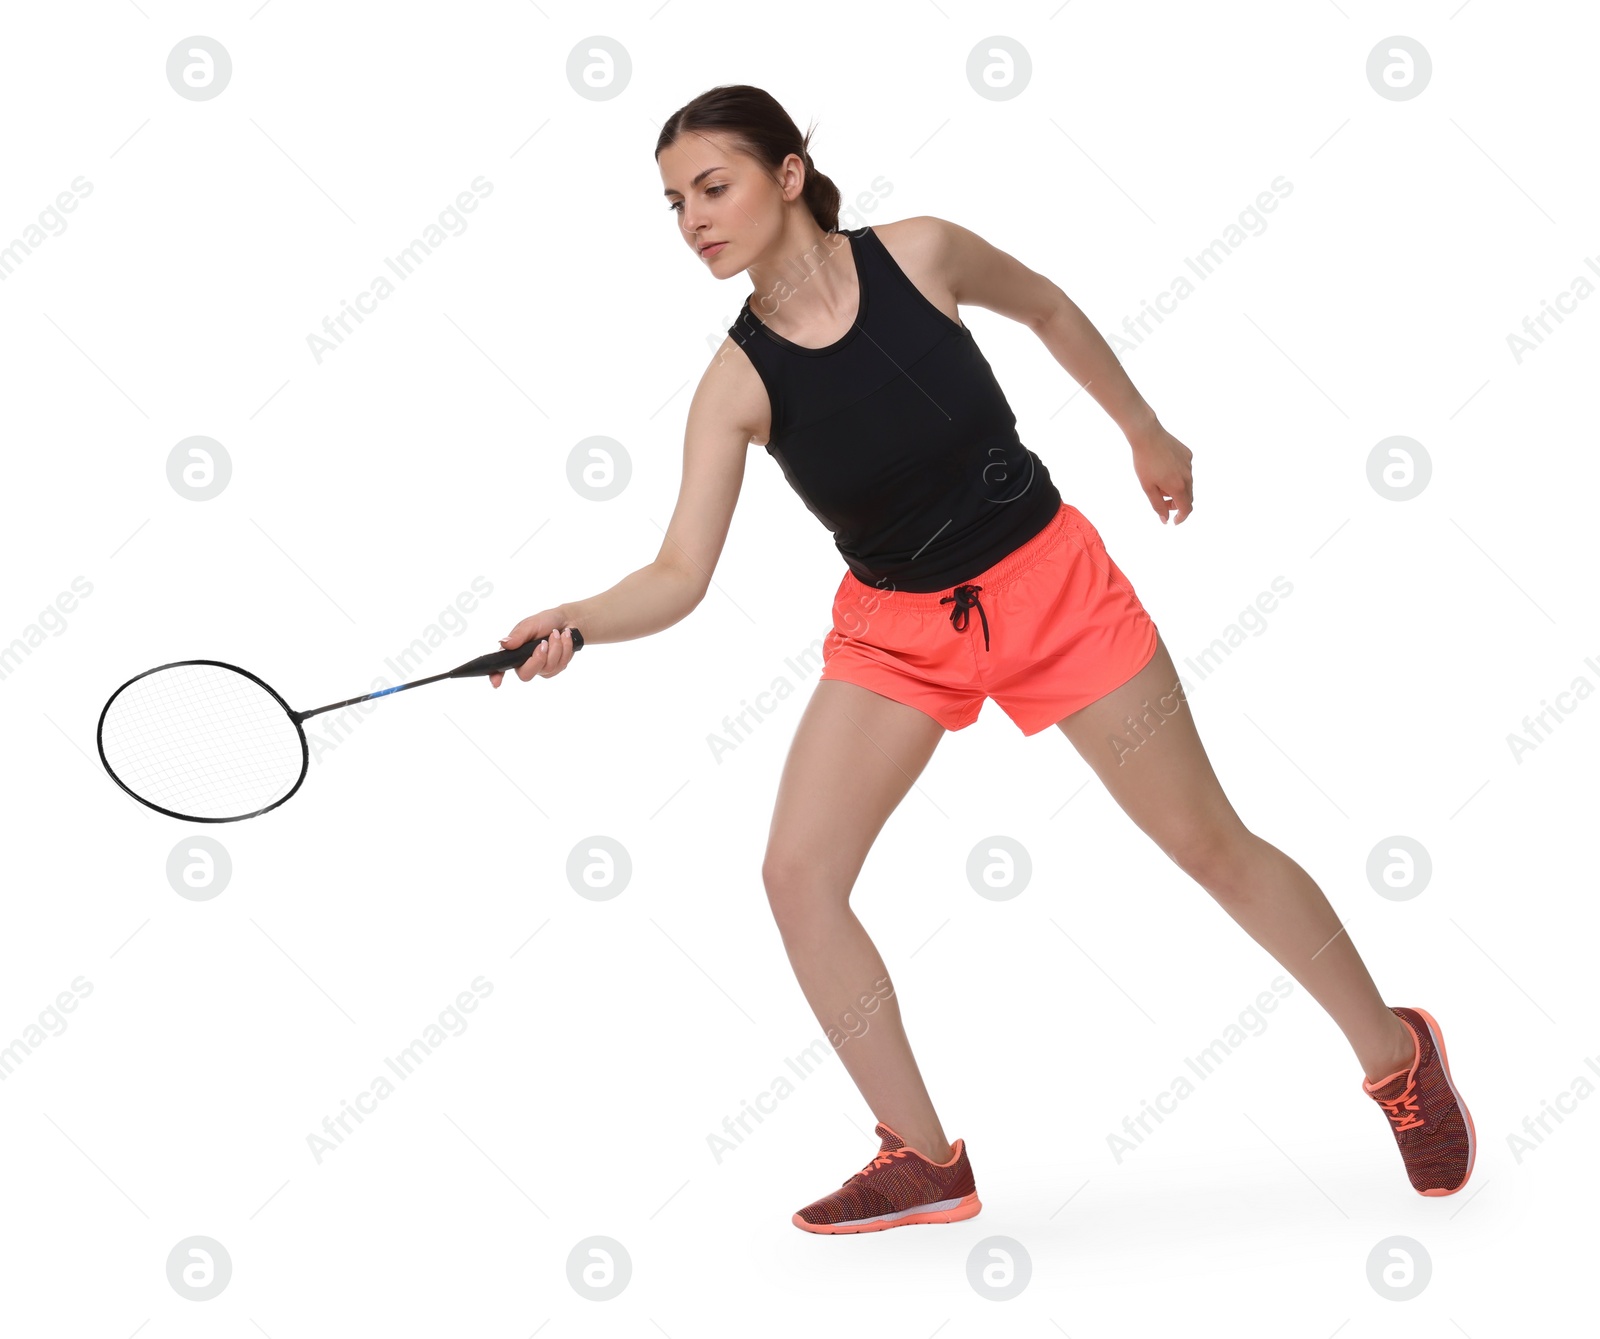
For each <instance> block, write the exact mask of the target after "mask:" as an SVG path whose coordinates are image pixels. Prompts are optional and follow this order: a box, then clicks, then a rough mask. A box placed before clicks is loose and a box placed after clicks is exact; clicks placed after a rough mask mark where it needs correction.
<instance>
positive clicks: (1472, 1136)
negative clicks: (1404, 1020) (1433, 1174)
mask: <svg viewBox="0 0 1600 1339" xmlns="http://www.w3.org/2000/svg"><path fill="white" fill-rule="evenodd" d="M1411 1007H1412V1008H1413V1009H1416V1012H1417V1013H1419V1014H1421V1015H1422V1019H1423V1021H1424V1022H1425V1023H1427V1025H1428V1031H1429V1033H1430V1034H1432V1036H1433V1045H1434V1049H1436V1050H1437V1051H1438V1052H1439V1063H1440V1064H1441V1065H1442V1066H1443V1067H1444V1081H1445V1082H1446V1083H1447V1084H1448V1085H1449V1086H1450V1095H1451V1096H1452V1097H1454V1098H1455V1099H1456V1105H1457V1106H1458V1107H1460V1108H1461V1115H1462V1118H1463V1119H1465V1121H1466V1122H1467V1170H1466V1173H1465V1175H1463V1176H1462V1178H1461V1180H1460V1181H1459V1182H1457V1183H1456V1184H1455V1185H1453V1186H1451V1187H1450V1189H1448V1190H1444V1189H1437V1190H1419V1191H1417V1194H1419V1195H1427V1196H1429V1197H1430V1198H1437V1197H1438V1196H1441V1195H1454V1194H1455V1193H1456V1191H1458V1190H1460V1189H1461V1187H1462V1186H1464V1185H1466V1184H1467V1182H1468V1181H1469V1180H1471V1179H1472V1165H1473V1163H1475V1162H1476V1161H1477V1159H1478V1132H1477V1130H1476V1129H1474V1128H1473V1124H1472V1113H1471V1112H1470V1111H1468V1110H1467V1104H1466V1103H1465V1102H1463V1101H1462V1100H1461V1094H1460V1093H1459V1092H1457V1091H1456V1083H1455V1080H1454V1079H1453V1078H1451V1077H1450V1054H1449V1052H1448V1051H1446V1050H1445V1048H1444V1033H1443V1031H1441V1030H1440V1027H1439V1024H1438V1023H1436V1022H1435V1021H1434V1018H1433V1015H1432V1014H1430V1013H1429V1012H1428V1011H1427V1010H1426V1009H1417V1008H1416V1006H1415V1005H1412V1006H1411Z"/></svg>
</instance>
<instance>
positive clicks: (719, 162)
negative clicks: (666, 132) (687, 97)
mask: <svg viewBox="0 0 1600 1339" xmlns="http://www.w3.org/2000/svg"><path fill="white" fill-rule="evenodd" d="M657 165H658V166H659V167H660V169H661V184H662V186H664V187H665V188H666V191H665V193H666V199H667V207H668V208H669V209H671V210H672V212H673V213H674V214H676V215H677V217H678V228H679V229H680V230H681V232H682V233H683V240H684V242H685V243H686V244H687V245H688V246H689V247H690V249H691V250H693V251H694V253H695V254H696V255H697V256H698V257H699V258H700V261H701V263H702V264H703V265H705V266H706V267H707V268H708V269H709V270H710V271H711V272H712V274H714V275H716V276H717V277H718V278H723V277H726V276H728V275H730V274H737V273H738V272H739V271H740V270H742V269H744V268H745V267H746V266H747V265H749V263H750V261H751V260H752V259H753V258H754V256H755V254H756V253H757V252H758V251H759V250H760V248H761V245H762V244H764V242H765V236H764V234H765V233H767V232H771V231H773V230H774V228H773V227H763V226H762V224H761V223H760V222H759V220H761V219H765V218H773V219H774V220H775V219H776V212H775V210H774V208H773V206H774V203H775V202H776V200H777V196H778V191H777V187H776V186H775V184H774V183H773V181H772V179H771V178H770V177H769V176H767V175H766V174H765V173H764V172H762V171H761V170H760V167H759V165H758V164H757V163H756V162H755V161H754V160H753V159H751V158H750V157H749V155H747V154H744V153H740V152H738V151H737V150H734V149H730V148H729V147H728V146H727V144H726V142H725V141H724V140H723V138H722V137H721V136H720V135H702V134H699V133H697V132H690V133H686V134H683V135H679V136H678V138H677V139H676V140H674V141H673V142H672V143H671V144H669V145H668V146H667V147H666V148H665V149H663V150H662V151H661V156H660V158H659V159H657Z"/></svg>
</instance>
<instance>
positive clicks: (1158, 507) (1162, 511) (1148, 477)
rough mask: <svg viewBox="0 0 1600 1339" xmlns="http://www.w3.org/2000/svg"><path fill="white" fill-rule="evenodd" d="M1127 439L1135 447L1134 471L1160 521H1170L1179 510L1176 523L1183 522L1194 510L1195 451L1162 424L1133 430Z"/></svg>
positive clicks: (1162, 522) (1163, 522) (1163, 523)
mask: <svg viewBox="0 0 1600 1339" xmlns="http://www.w3.org/2000/svg"><path fill="white" fill-rule="evenodd" d="M1128 442H1129V444H1130V445H1131V446H1132V447H1133V472H1134V473H1135V474H1136V475H1138V476H1139V486H1140V487H1141V488H1143V489H1144V495H1145V496H1146V497H1147V498H1149V499H1150V505H1151V506H1152V507H1154V508H1155V513H1156V515H1157V516H1159V517H1160V518H1161V524H1162V525H1165V524H1166V523H1167V514H1168V513H1169V512H1172V511H1176V512H1177V513H1178V515H1177V519H1176V520H1175V521H1174V522H1173V524H1174V525H1181V524H1183V519H1184V517H1186V516H1187V515H1188V514H1189V513H1190V512H1191V511H1193V510H1194V471H1193V470H1192V469H1191V468H1190V467H1189V462H1190V461H1192V460H1193V459H1194V452H1193V451H1191V450H1189V448H1188V447H1186V446H1185V445H1184V444H1183V443H1182V442H1180V441H1179V440H1178V439H1177V438H1176V437H1174V436H1173V435H1172V434H1171V433H1170V432H1168V431H1167V430H1166V429H1165V428H1163V427H1162V426H1161V425H1160V424H1156V425H1155V426H1154V427H1152V428H1149V429H1147V430H1145V431H1143V432H1138V433H1134V434H1130V435H1129V437H1128Z"/></svg>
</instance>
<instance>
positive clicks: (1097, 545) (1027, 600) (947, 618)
mask: <svg viewBox="0 0 1600 1339" xmlns="http://www.w3.org/2000/svg"><path fill="white" fill-rule="evenodd" d="M1155 650H1156V625H1155V623H1154V622H1153V621H1152V619H1151V618H1150V615H1149V614H1148V613H1147V612H1145V608H1144V606H1143V605H1142V604H1141V603H1140V602H1139V597H1138V596H1137V595H1136V594H1134V590H1133V586H1132V585H1131V584H1130V583H1129V581H1128V579H1127V577H1125V576H1123V574H1122V572H1121V570H1120V569H1119V568H1118V567H1117V565H1116V564H1115V563H1114V562H1112V561H1111V556H1110V555H1109V554H1108V553H1107V552H1106V548H1105V545H1104V543H1102V542H1101V539H1100V533H1099V531H1097V530H1096V529H1095V528H1094V526H1092V525H1090V524H1089V522H1088V520H1087V519H1086V518H1085V517H1084V515H1083V513H1082V512H1080V511H1079V510H1078V509H1077V508H1076V507H1073V506H1071V505H1069V504H1068V503H1066V502H1063V503H1062V504H1061V509H1060V510H1059V511H1058V512H1057V513H1056V515H1055V517H1054V519H1052V520H1051V521H1050V523H1049V524H1048V525H1046V526H1045V528H1044V529H1043V530H1041V531H1040V532H1039V533H1038V534H1036V535H1035V536H1034V537H1033V538H1032V539H1030V540H1028V541H1027V542H1026V543H1025V544H1023V545H1022V546H1021V547H1019V548H1016V549H1013V550H1012V551H1011V552H1010V553H1008V554H1007V555H1006V556H1005V557H1004V558H1002V559H1000V561H999V562H997V563H995V564H994V566H992V567H990V568H989V569H988V570H987V571H984V572H980V573H979V574H978V575H977V576H975V577H973V578H972V579H971V580H970V581H966V582H963V583H961V585H959V586H953V587H950V588H948V589H946V590H941V591H929V592H925V593H924V592H918V591H901V590H888V591H883V590H879V589H877V588H876V587H873V586H869V585H867V584H866V583H865V582H863V581H861V580H859V579H858V578H857V577H856V576H855V574H854V573H853V572H850V571H848V570H846V572H845V574H844V580H842V581H841V582H840V583H839V589H838V591H837V593H836V594H835V595H834V600H833V629H832V631H830V632H829V633H828V635H827V637H825V638H824V639H823V643H822V659H823V666H822V675H821V677H822V678H823V679H841V680H843V681H845V682H847V683H853V684H857V685H859V686H860V687H862V688H867V689H870V690H871V691H872V692H874V693H880V694H882V695H883V696H884V697H888V698H893V699H894V700H895V701H896V702H903V703H905V704H906V705H907V706H912V707H916V708H917V709H918V710H920V711H923V712H926V713H927V714H928V715H929V716H932V717H933V718H934V720H936V721H938V722H939V723H940V724H941V725H943V726H944V727H945V728H946V729H947V730H961V729H964V728H965V727H967V726H969V725H971V724H972V723H973V721H975V720H977V719H978V712H979V710H980V709H981V708H982V706H983V702H984V699H985V698H990V697H992V698H993V699H994V700H995V701H996V702H998V703H999V704H1000V709H1001V710H1002V711H1004V712H1005V714H1006V715H1007V716H1009V717H1010V718H1011V719H1012V721H1014V722H1015V723H1016V725H1017V726H1018V728H1019V729H1021V731H1022V733H1023V734H1024V735H1034V734H1038V733H1039V731H1041V730H1043V729H1045V728H1046V727H1047V726H1051V725H1054V724H1055V723H1056V722H1057V721H1059V720H1060V719H1061V718H1062V717H1063V716H1069V715H1071V714H1072V713H1073V712H1075V711H1077V710H1078V709H1079V708H1081V707H1085V706H1088V704H1089V703H1091V702H1093V701H1095V700H1096V699H1097V698H1099V697H1103V696H1104V695H1105V694H1106V693H1109V692H1110V691H1111V690H1112V689H1113V688H1118V687H1120V686H1121V685H1122V684H1124V683H1126V682H1127V681H1128V680H1129V679H1131V678H1132V677H1133V676H1134V675H1135V674H1137V673H1138V672H1139V671H1140V670H1142V669H1143V668H1144V667H1145V666H1146V665H1147V664H1149V663H1150V658H1151V657H1152V656H1153V655H1154V654H1155Z"/></svg>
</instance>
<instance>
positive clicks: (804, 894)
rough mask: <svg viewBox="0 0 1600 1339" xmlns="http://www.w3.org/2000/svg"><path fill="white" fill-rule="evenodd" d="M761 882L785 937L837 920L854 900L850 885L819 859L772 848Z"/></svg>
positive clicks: (765, 863) (763, 868)
mask: <svg viewBox="0 0 1600 1339" xmlns="http://www.w3.org/2000/svg"><path fill="white" fill-rule="evenodd" d="M761 882H762V884H763V885H764V886H765V888H766V890H767V905H768V906H770V907H771V908H772V915H773V918H774V919H775V920H776V921H777V922H778V928H779V929H780V930H781V931H782V932H783V933H784V934H785V936H787V935H788V934H789V933H790V932H791V931H794V932H799V931H802V930H804V928H805V927H806V926H808V925H812V924H816V923H818V922H821V921H824V920H827V919H830V918H831V917H833V916H836V915H837V914H838V912H839V911H840V910H841V909H842V908H843V907H844V906H846V905H848V903H849V900H850V887H849V884H848V883H847V882H844V881H843V880H841V879H839V878H837V877H836V876H834V875H832V874H831V872H830V871H829V869H828V868H827V866H826V865H825V864H824V863H823V862H822V861H820V860H818V859H817V858H816V857H815V855H807V854H805V853H803V852H798V851H788V850H784V849H781V848H770V849H769V850H768V851H767V855H766V858H765V859H764V860H763V861H762V864H761ZM841 885H842V886H841Z"/></svg>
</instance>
